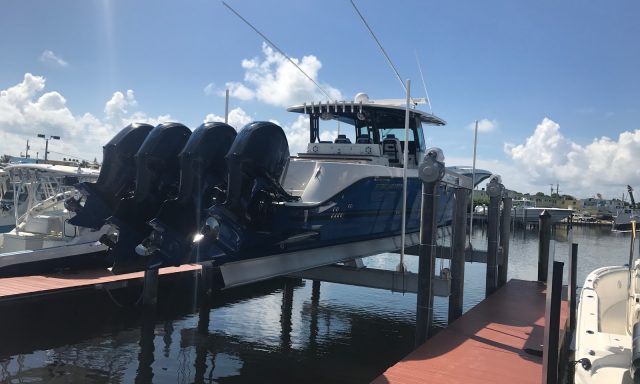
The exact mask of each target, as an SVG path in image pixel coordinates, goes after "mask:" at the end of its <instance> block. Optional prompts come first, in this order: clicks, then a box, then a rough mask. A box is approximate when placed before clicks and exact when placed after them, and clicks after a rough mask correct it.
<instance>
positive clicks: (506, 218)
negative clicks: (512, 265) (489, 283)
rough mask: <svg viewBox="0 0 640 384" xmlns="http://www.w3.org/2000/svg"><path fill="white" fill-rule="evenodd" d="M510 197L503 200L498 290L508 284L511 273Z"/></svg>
mask: <svg viewBox="0 0 640 384" xmlns="http://www.w3.org/2000/svg"><path fill="white" fill-rule="evenodd" d="M512 204H513V201H512V200H511V198H510V197H505V198H503V199H502V218H501V225H500V247H501V248H502V263H500V264H499V265H498V288H499V287H502V286H503V285H505V284H506V283H507V278H508V276H507V275H508V271H509V240H510V239H511V228H510V226H511V217H510V216H511V206H512Z"/></svg>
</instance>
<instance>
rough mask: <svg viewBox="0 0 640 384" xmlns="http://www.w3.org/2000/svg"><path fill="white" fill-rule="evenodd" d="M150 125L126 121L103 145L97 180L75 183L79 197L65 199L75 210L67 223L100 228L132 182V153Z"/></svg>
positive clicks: (136, 149)
mask: <svg viewBox="0 0 640 384" xmlns="http://www.w3.org/2000/svg"><path fill="white" fill-rule="evenodd" d="M152 129H153V126H152V125H149V124H139V123H134V124H129V125H128V126H126V127H124V128H122V130H120V132H118V134H117V135H115V136H114V137H113V138H112V139H111V140H110V141H109V142H108V143H107V144H106V145H105V146H104V147H103V149H102V153H103V160H102V167H101V169H100V176H98V180H96V182H94V183H90V182H84V183H80V184H77V185H76V189H77V190H78V191H79V192H80V195H81V198H80V199H78V198H75V197H72V198H70V199H68V200H67V201H65V207H66V208H67V209H68V210H69V211H71V212H74V213H75V214H76V215H75V216H74V217H72V218H71V219H70V220H69V223H70V224H73V225H76V226H79V227H86V228H93V229H99V228H100V227H102V226H103V225H104V223H105V221H106V220H107V218H108V217H109V216H111V215H113V212H114V211H115V209H116V205H117V204H118V203H119V202H120V200H121V199H122V198H123V197H124V196H125V195H126V194H127V193H129V192H131V191H132V190H133V188H134V186H135V175H136V167H135V160H134V156H135V154H136V153H137V152H138V149H140V146H141V145H142V142H143V141H144V140H145V139H146V137H147V135H148V134H149V132H151V130H152ZM83 198H84V199H85V201H84V204H82V201H81V200H82V199H83Z"/></svg>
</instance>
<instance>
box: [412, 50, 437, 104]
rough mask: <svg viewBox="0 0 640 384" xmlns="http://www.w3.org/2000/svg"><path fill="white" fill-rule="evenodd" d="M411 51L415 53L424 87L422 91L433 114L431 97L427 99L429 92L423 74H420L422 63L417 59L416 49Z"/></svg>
mask: <svg viewBox="0 0 640 384" xmlns="http://www.w3.org/2000/svg"><path fill="white" fill-rule="evenodd" d="M413 53H414V54H415V55H416V63H418V70H420V78H421V79H422V86H423V87H424V93H425V95H426V96H427V104H429V113H431V114H433V109H431V99H429V92H427V84H426V83H425V82H424V75H423V74H422V65H420V60H419V59H418V51H417V50H414V51H413Z"/></svg>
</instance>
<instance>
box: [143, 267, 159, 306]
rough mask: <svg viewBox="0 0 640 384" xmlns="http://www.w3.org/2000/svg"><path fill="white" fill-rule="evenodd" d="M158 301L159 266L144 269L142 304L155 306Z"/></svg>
mask: <svg viewBox="0 0 640 384" xmlns="http://www.w3.org/2000/svg"><path fill="white" fill-rule="evenodd" d="M157 302H158V268H154V269H147V270H146V271H144V287H143V293H142V305H144V306H145V307H146V306H154V305H156V304H157Z"/></svg>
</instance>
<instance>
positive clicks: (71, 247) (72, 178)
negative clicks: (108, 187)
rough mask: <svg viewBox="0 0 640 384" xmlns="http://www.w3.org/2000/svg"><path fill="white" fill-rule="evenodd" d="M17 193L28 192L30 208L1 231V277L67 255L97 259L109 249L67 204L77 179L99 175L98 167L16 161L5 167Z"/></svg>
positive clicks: (41, 267)
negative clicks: (74, 221) (73, 222)
mask: <svg viewBox="0 0 640 384" xmlns="http://www.w3.org/2000/svg"><path fill="white" fill-rule="evenodd" d="M5 172H7V174H8V175H9V178H10V180H11V183H12V184H13V186H14V191H16V190H18V191H19V190H24V191H26V198H25V200H26V210H25V212H24V214H22V215H20V216H18V217H17V219H15V220H16V221H15V224H16V226H15V228H14V229H13V230H11V231H9V232H7V233H2V234H0V275H15V274H27V273H30V272H31V271H36V270H44V269H47V268H48V267H50V266H53V265H54V264H55V263H58V262H60V261H61V260H62V259H64V263H65V264H66V265H73V262H72V261H73V260H72V259H73V258H74V257H76V256H80V255H82V258H83V259H84V260H83V262H84V261H89V260H93V258H94V257H98V255H99V253H100V252H101V251H104V250H105V249H106V248H105V247H103V246H102V245H101V244H99V243H97V240H98V238H99V237H100V236H101V234H102V233H101V232H100V231H93V230H84V229H82V228H78V227H76V226H74V225H71V224H70V223H69V219H71V217H72V216H73V214H72V213H71V212H69V211H68V210H67V209H66V208H65V206H64V202H65V200H66V199H68V198H69V197H71V196H72V195H73V194H74V193H76V191H75V188H74V187H73V186H74V185H75V184H77V183H78V182H82V181H92V180H95V179H96V178H97V177H98V171H97V170H94V169H87V168H80V167H70V166H63V165H51V164H15V165H9V166H7V167H6V168H5Z"/></svg>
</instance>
